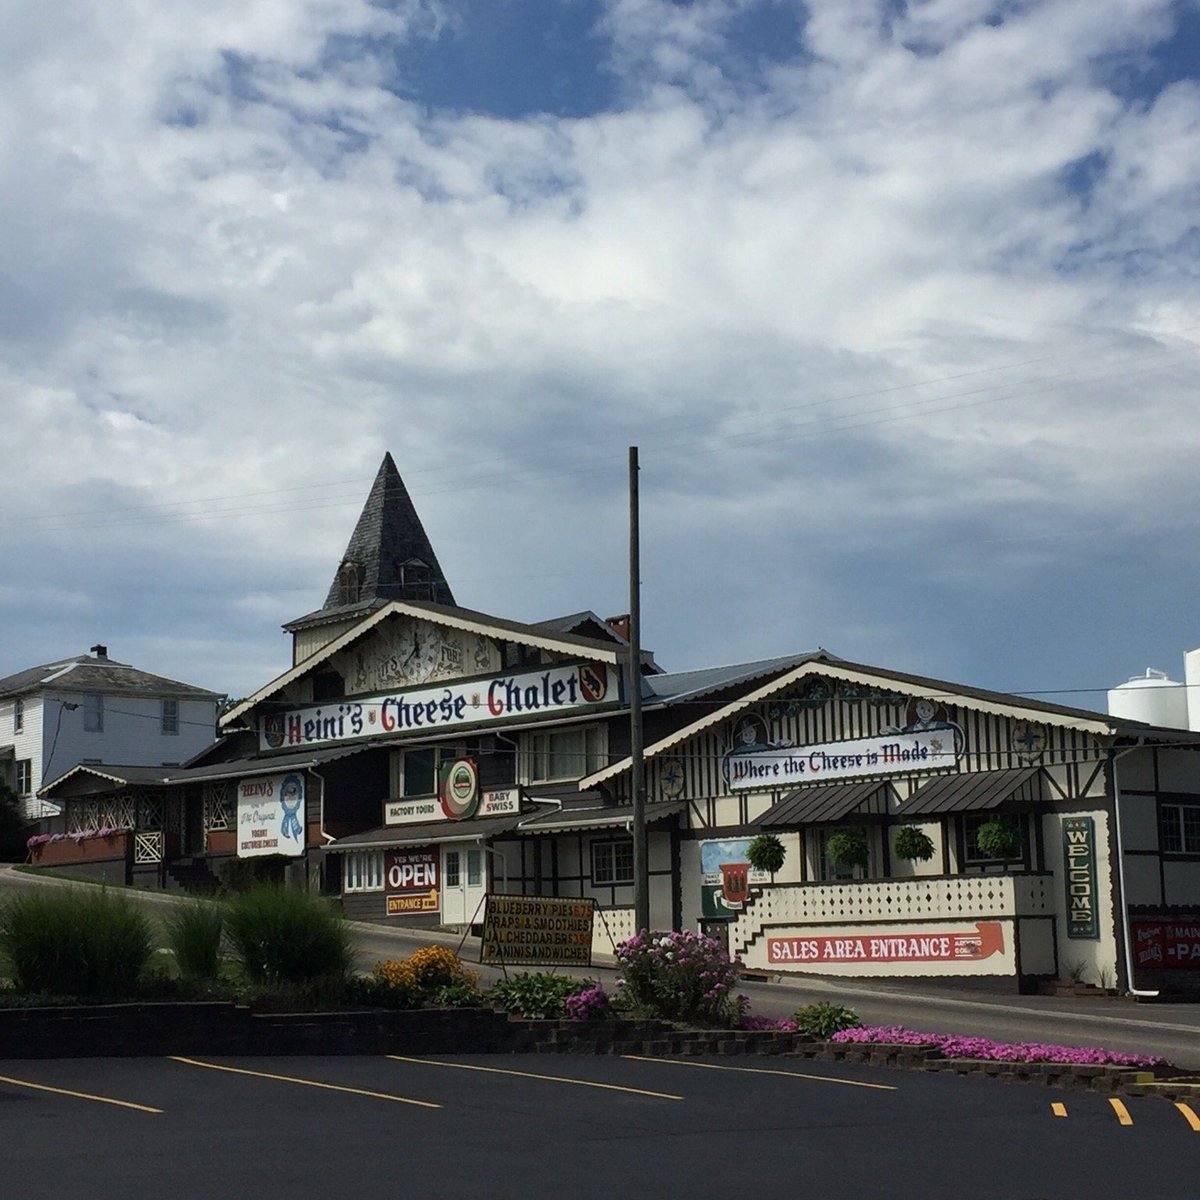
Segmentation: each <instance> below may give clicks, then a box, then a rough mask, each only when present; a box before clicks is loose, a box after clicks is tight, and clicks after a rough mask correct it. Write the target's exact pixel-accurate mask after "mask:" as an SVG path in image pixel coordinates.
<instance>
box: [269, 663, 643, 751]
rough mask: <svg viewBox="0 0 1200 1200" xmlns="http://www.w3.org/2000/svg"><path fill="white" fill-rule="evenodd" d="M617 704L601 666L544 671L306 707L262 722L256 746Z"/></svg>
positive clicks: (615, 681)
mask: <svg viewBox="0 0 1200 1200" xmlns="http://www.w3.org/2000/svg"><path fill="white" fill-rule="evenodd" d="M619 698H620V679H619V675H618V672H617V670H616V668H615V667H611V666H609V665H607V664H606V663H578V664H575V665H574V666H561V667H550V668H543V669H541V670H534V671H524V672H521V673H519V674H516V675H498V676H493V677H492V678H490V679H468V680H457V679H451V680H448V681H447V682H445V683H438V684H433V685H426V686H423V687H417V688H407V689H404V690H402V691H395V692H389V693H387V694H385V695H375V696H364V697H363V698H362V699H361V700H342V701H340V702H338V703H336V704H335V703H334V702H332V701H329V702H327V703H325V704H309V705H305V706H304V707H302V708H293V709H290V710H289V711H287V712H280V713H271V714H269V715H267V716H264V717H263V718H262V723H261V727H260V729H259V747H260V748H261V749H263V750H278V749H281V748H282V747H284V746H314V745H318V744H323V743H329V742H347V741H352V740H354V739H356V738H371V737H391V736H395V735H397V734H402V733H414V732H417V733H419V732H424V731H426V730H432V731H434V732H437V733H440V732H441V731H442V730H444V729H453V728H454V727H455V726H458V725H481V724H485V723H491V722H496V721H505V720H511V719H512V718H514V717H531V716H532V717H540V716H545V715H548V714H551V713H563V712H570V711H573V710H578V709H586V708H591V707H594V706H596V705H599V704H601V703H603V702H604V701H605V700H608V701H616V700H618V699H619Z"/></svg>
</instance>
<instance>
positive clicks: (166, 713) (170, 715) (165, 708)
mask: <svg viewBox="0 0 1200 1200" xmlns="http://www.w3.org/2000/svg"><path fill="white" fill-rule="evenodd" d="M162 731H163V733H178V732H179V701H178V700H164V701H163V702H162Z"/></svg>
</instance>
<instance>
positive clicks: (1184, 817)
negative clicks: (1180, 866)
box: [1159, 804, 1200, 854]
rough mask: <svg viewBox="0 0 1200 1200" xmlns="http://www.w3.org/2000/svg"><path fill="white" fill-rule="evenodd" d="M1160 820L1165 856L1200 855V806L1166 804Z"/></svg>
mask: <svg viewBox="0 0 1200 1200" xmlns="http://www.w3.org/2000/svg"><path fill="white" fill-rule="evenodd" d="M1159 820H1160V823H1161V832H1162V848H1163V853H1164V854H1200V804H1164V805H1163V806H1162V809H1161V814H1160V817H1159Z"/></svg>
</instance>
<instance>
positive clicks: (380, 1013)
mask: <svg viewBox="0 0 1200 1200" xmlns="http://www.w3.org/2000/svg"><path fill="white" fill-rule="evenodd" d="M530 1053H535V1054H642V1055H648V1056H651V1057H664V1058H666V1057H670V1058H680V1057H690V1056H696V1055H772V1056H787V1057H789V1058H803V1059H812V1060H815V1061H820V1062H845V1063H856V1064H862V1065H865V1066H871V1067H898V1068H903V1069H908V1070H924V1071H949V1072H953V1073H955V1074H961V1075H966V1074H972V1075H985V1076H989V1077H992V1078H995V1079H1001V1080H1005V1081H1008V1082H1020V1083H1040V1084H1045V1085H1048V1086H1051V1087H1059V1088H1070V1089H1086V1090H1091V1091H1097V1092H1104V1093H1107V1094H1110V1095H1111V1094H1116V1093H1121V1094H1125V1095H1135V1096H1140V1095H1164V1096H1167V1097H1168V1098H1170V1099H1181V1100H1194V1099H1198V1098H1200V1081H1197V1080H1195V1079H1186V1078H1182V1077H1179V1076H1180V1072H1179V1070H1178V1069H1177V1068H1174V1067H1157V1068H1155V1069H1154V1070H1144V1069H1140V1070H1139V1069H1131V1068H1129V1067H1110V1066H1093V1065H1076V1064H1070V1063H1008V1062H992V1061H990V1060H976V1059H954V1058H944V1057H942V1055H941V1054H940V1053H939V1052H938V1051H937V1050H936V1049H934V1048H933V1047H928V1046H911V1045H880V1044H874V1045H873V1044H870V1043H861V1042H858V1043H845V1044H841V1043H836V1042H823V1041H815V1040H813V1039H812V1038H809V1037H808V1036H807V1035H805V1034H801V1033H784V1032H780V1031H776V1030H728V1029H679V1028H677V1027H675V1026H672V1025H670V1024H668V1023H666V1022H663V1021H600V1022H597V1023H595V1024H586V1023H580V1022H575V1021H529V1020H520V1019H517V1018H512V1017H509V1016H507V1015H506V1014H505V1013H502V1012H498V1011H496V1010H494V1009H489V1008H450V1009H415V1010H412V1011H390V1010H384V1009H370V1010H363V1011H357V1012H329V1013H252V1012H251V1011H250V1010H249V1009H248V1008H246V1007H244V1006H240V1005H236V1004H232V1003H225V1002H208V1003H164V1004H109V1005H90V1006H79V1007H63V1008H24V1009H0V1059H30V1058H99V1057H105V1058H106V1057H115V1058H126V1057H161V1056H164V1055H169V1054H181V1055H223V1056H242V1055H265V1056H269V1055H303V1054H530Z"/></svg>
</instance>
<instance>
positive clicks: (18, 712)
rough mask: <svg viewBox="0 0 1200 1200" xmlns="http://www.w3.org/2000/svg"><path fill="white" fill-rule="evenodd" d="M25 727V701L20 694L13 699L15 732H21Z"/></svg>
mask: <svg viewBox="0 0 1200 1200" xmlns="http://www.w3.org/2000/svg"><path fill="white" fill-rule="evenodd" d="M24 728H25V701H24V700H22V699H21V697H20V696H18V697H17V698H16V699H15V700H14V701H13V733H20V732H21V731H22V730H23V729H24Z"/></svg>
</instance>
